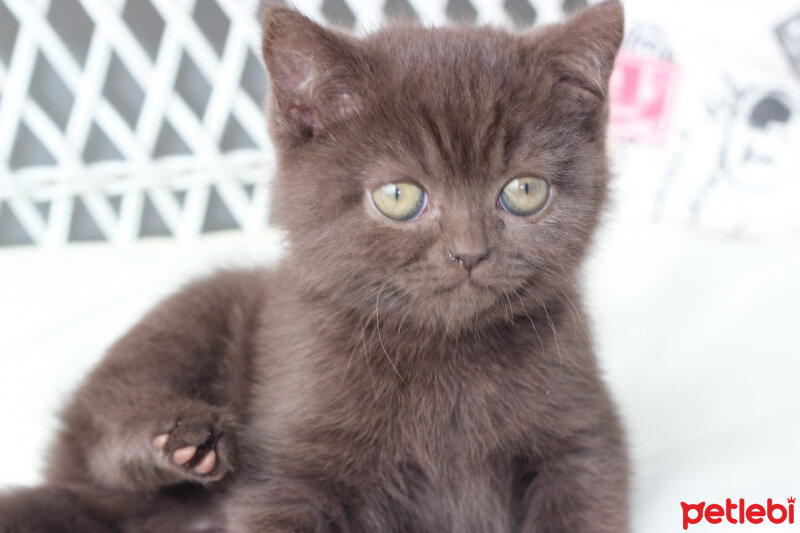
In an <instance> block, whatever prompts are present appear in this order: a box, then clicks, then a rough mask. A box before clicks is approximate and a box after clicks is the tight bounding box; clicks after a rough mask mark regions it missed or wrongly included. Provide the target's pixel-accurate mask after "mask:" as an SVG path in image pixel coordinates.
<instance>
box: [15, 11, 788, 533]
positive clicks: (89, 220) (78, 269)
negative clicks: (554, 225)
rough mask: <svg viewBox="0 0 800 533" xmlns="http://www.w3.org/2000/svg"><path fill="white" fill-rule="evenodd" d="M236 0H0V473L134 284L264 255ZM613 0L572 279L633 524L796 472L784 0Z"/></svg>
mask: <svg viewBox="0 0 800 533" xmlns="http://www.w3.org/2000/svg"><path fill="white" fill-rule="evenodd" d="M258 4H259V2H258V1H257V0H3V1H2V3H0V421H2V423H3V427H4V430H3V433H4V435H6V438H4V439H2V442H0V487H5V486H13V485H20V484H32V483H35V482H37V481H38V480H40V479H41V477H40V468H41V465H42V463H43V460H44V453H45V450H46V446H47V443H48V440H49V438H50V435H51V434H52V432H53V431H54V428H55V416H54V413H55V412H56V410H57V408H58V406H59V405H61V404H62V403H63V401H64V399H65V397H66V395H68V394H69V392H70V391H71V390H72V389H73V388H74V387H75V386H76V384H77V383H78V381H79V380H80V379H81V377H82V376H83V375H85V373H86V372H87V370H88V369H89V368H90V367H91V366H92V365H93V364H94V363H95V362H96V361H97V360H98V359H99V358H100V357H101V356H102V354H103V351H104V349H105V348H106V347H107V346H108V345H109V344H110V343H111V342H112V341H113V340H114V339H115V338H116V337H118V336H119V335H120V334H121V333H122V332H124V331H125V330H126V329H127V328H128V327H130V326H131V325H132V324H133V323H134V322H135V321H136V320H137V318H138V317H140V316H141V315H142V313H144V312H145V311H146V310H147V309H148V308H149V307H150V306H152V305H153V303H154V302H156V301H157V300H158V299H159V298H161V297H163V296H164V295H166V294H167V293H169V292H171V291H173V290H175V288H176V287H177V286H178V285H180V284H181V283H184V282H185V281H186V280H188V279H190V278H192V277H194V276H197V275H201V274H203V273H206V272H209V271H210V270H212V269H213V268H216V267H219V266H236V265H252V264H255V263H264V262H271V261H274V260H275V259H276V258H278V257H279V256H280V253H281V252H280V251H281V243H282V235H281V232H280V230H279V229H278V228H274V227H271V226H270V225H269V212H268V208H269V196H270V189H269V182H270V176H271V174H272V172H273V168H274V160H273V154H272V151H271V147H270V141H269V139H268V138H267V135H266V127H265V122H264V119H263V114H262V111H261V109H262V101H263V98H264V94H265V91H266V90H267V88H266V87H267V83H266V81H267V80H266V78H265V74H264V69H263V66H262V62H261V58H260V50H259V49H260V45H259V34H260V31H259V26H258V19H257V16H256V14H257V11H258ZM585 4H586V2H585V1H582V0H385V1H383V0H380V1H379V0H375V1H368V0H313V1H312V0H308V1H298V2H296V3H295V5H296V6H297V7H298V8H299V9H300V10H301V11H303V12H305V13H306V14H308V15H309V16H311V17H313V18H315V19H317V20H320V21H323V22H329V23H334V24H337V25H339V26H344V27H346V28H349V29H352V30H353V31H355V32H356V33H363V32H367V31H369V30H370V29H373V28H375V27H377V26H378V25H379V24H380V23H381V21H382V20H384V19H385V18H386V17H402V18H412V19H417V20H419V21H421V22H423V23H425V24H444V23H447V22H450V21H467V22H474V23H478V24H483V23H488V24H495V25H501V26H506V27H509V28H512V29H515V30H519V31H524V28H525V27H527V26H531V25H534V24H542V23H549V22H555V21H558V20H562V19H563V18H564V17H565V16H567V15H568V14H569V13H571V12H573V11H575V10H577V9H580V8H581V7H583V6H584V5H585ZM623 4H624V6H625V9H626V39H625V42H624V44H623V50H622V52H621V53H620V55H619V58H618V60H617V65H616V69H615V73H614V76H613V78H612V84H611V101H612V108H611V111H612V112H611V123H612V128H611V139H612V141H611V146H612V148H611V151H612V156H613V162H614V163H613V165H614V172H615V175H616V177H615V182H614V190H613V202H612V206H611V208H610V210H609V214H608V216H607V220H606V223H605V225H604V227H603V229H602V231H601V233H600V235H599V236H598V239H597V243H596V245H595V247H594V250H593V254H592V256H591V258H590V260H589V262H588V263H587V265H586V268H585V269H584V280H583V281H584V284H585V287H586V293H587V301H588V306H587V307H588V308H589V311H590V313H591V315H592V329H593V330H594V334H595V337H596V340H597V345H598V352H599V356H600V358H601V363H602V365H603V367H604V369H605V372H606V376H607V379H608V381H609V383H610V385H611V388H612V390H613V392H614V395H615V397H616V398H617V401H618V403H619V405H620V408H621V411H622V413H623V416H624V418H625V420H626V424H627V426H628V428H629V437H630V441H631V448H632V455H633V458H634V469H635V475H634V488H635V490H634V498H633V516H634V527H635V531H637V532H647V533H658V532H662V531H664V532H667V531H682V528H681V511H680V502H681V501H686V502H689V503H691V502H699V501H709V502H711V501H721V502H723V503H724V499H725V498H728V497H730V498H739V497H742V498H748V499H751V500H752V501H753V502H762V503H763V502H765V501H766V499H767V498H773V499H776V500H783V499H784V498H787V497H789V496H792V495H794V496H798V495H800V461H798V460H797V457H796V454H797V451H798V450H800V428H799V426H798V409H800V388H799V387H798V385H800V361H798V355H800V336H798V333H797V328H798V323H800V310H799V307H798V306H799V304H798V302H800V207H799V206H800V1H798V0H762V1H760V2H756V1H755V0H749V1H741V2H729V1H722V0H705V1H704V2H693V1H689V0H674V1H673V2H669V3H666V2H657V1H655V0H623ZM532 83H535V80H532ZM8 436H11V437H13V438H9V437H8ZM706 527H710V526H706ZM752 527H754V528H758V526H752ZM772 527H773V529H780V528H778V527H777V526H772ZM693 529H696V530H700V531H702V530H703V526H694V527H693ZM762 529H763V528H762ZM736 530H737V531H747V530H748V529H747V526H738V527H737V528H736Z"/></svg>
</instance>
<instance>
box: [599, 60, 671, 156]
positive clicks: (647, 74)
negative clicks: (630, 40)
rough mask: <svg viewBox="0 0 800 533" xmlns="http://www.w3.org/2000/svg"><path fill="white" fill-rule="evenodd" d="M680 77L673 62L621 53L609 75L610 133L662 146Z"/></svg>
mask: <svg viewBox="0 0 800 533" xmlns="http://www.w3.org/2000/svg"><path fill="white" fill-rule="evenodd" d="M679 78H680V69H679V68H678V66H677V65H676V64H675V63H671V62H669V61H664V60H662V59H656V58H650V57H646V56H641V55H637V54H632V53H630V52H625V51H624V50H623V51H621V52H620V53H619V55H618V56H617V61H616V63H615V65H614V73H613V74H612V76H611V125H612V131H613V134H614V135H615V136H616V137H620V138H623V139H630V140H633V141H643V142H650V143H654V144H660V143H662V142H663V140H664V136H665V134H666V131H667V127H668V125H669V124H668V122H669V115H670V113H671V111H672V101H673V99H674V96H675V92H676V90H677V87H678V81H679Z"/></svg>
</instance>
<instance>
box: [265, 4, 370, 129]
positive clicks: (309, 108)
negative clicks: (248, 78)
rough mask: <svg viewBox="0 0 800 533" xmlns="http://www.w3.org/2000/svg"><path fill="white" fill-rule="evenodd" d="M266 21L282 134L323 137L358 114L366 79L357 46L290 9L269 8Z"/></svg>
mask: <svg viewBox="0 0 800 533" xmlns="http://www.w3.org/2000/svg"><path fill="white" fill-rule="evenodd" d="M261 20H262V27H263V41H262V52H263V54H264V62H265V63H266V66H267V70H268V71H269V75H270V80H271V84H272V92H273V96H274V98H275V104H276V107H275V110H274V112H275V117H274V119H275V120H276V121H277V122H278V124H279V125H280V126H282V127H283V129H286V130H289V131H290V132H291V133H292V134H294V135H295V136H298V137H303V138H305V137H309V136H311V137H313V136H318V135H321V134H323V133H324V132H325V131H326V130H327V129H328V128H329V127H330V126H331V125H332V124H334V123H336V122H338V121H341V120H343V119H345V118H347V117H349V116H351V115H353V114H354V113H357V112H358V110H359V109H360V102H361V96H360V95H359V94H358V93H357V88H358V86H359V83H358V80H359V79H360V78H361V77H363V75H362V74H359V72H358V70H359V66H360V65H361V62H362V61H361V59H360V57H359V53H358V49H357V46H356V43H355V42H354V40H352V39H350V38H349V37H348V36H346V35H343V34H340V33H337V32H334V31H331V30H327V29H325V28H323V27H322V26H320V25H318V24H316V23H315V22H313V21H312V20H310V19H309V18H307V17H305V16H304V15H302V14H300V13H298V12H297V11H295V10H293V9H289V8H285V7H279V6H274V5H273V6H267V7H265V8H264V10H263V11H262V17H261Z"/></svg>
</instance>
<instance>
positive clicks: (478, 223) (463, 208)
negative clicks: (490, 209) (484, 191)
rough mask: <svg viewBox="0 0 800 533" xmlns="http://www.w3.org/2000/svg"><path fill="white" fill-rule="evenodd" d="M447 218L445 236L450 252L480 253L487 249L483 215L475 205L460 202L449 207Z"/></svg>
mask: <svg viewBox="0 0 800 533" xmlns="http://www.w3.org/2000/svg"><path fill="white" fill-rule="evenodd" d="M447 218H448V220H447V236H448V240H449V241H450V242H449V245H450V247H451V250H450V251H451V252H452V253H454V254H456V255H458V254H482V253H485V252H486V251H487V250H488V247H489V242H488V239H487V236H486V225H485V223H484V217H483V214H482V213H480V212H479V211H478V210H477V208H476V207H474V206H470V205H468V204H467V203H462V202H460V205H458V206H453V207H452V208H451V210H450V213H449V216H448V217H447Z"/></svg>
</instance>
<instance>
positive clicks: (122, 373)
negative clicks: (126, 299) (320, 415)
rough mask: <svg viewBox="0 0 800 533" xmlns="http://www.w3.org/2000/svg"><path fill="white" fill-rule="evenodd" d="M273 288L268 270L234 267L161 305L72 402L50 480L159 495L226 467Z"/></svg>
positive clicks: (207, 479) (211, 476) (207, 478)
mask: <svg viewBox="0 0 800 533" xmlns="http://www.w3.org/2000/svg"><path fill="white" fill-rule="evenodd" d="M263 297H264V287H263V280H262V275H261V274H260V273H259V272H257V271H226V272H221V273H219V274H217V275H215V276H213V277H210V278H208V279H205V280H202V281H199V282H196V283H193V284H191V285H189V286H188V287H186V288H185V289H183V290H182V291H180V292H179V293H177V294H175V295H173V296H172V297H170V298H168V299H167V300H165V301H164V302H162V303H161V304H160V305H158V306H157V307H156V308H155V309H154V310H153V311H151V312H150V313H149V314H148V315H147V316H146V317H145V318H144V319H143V320H142V321H141V322H140V323H139V324H137V325H136V326H135V327H134V328H133V329H132V330H131V331H130V332H129V333H128V334H126V335H125V336H124V337H123V338H121V339H120V340H119V341H118V342H117V343H115V344H114V346H112V347H111V349H110V350H109V353H108V355H107V357H106V358H105V359H104V360H103V361H102V362H101V363H100V365H99V366H98V367H97V368H96V369H95V370H94V371H93V372H92V374H91V375H90V376H89V377H88V378H87V380H86V381H85V383H84V384H83V386H82V387H81V389H80V390H79V391H78V392H77V393H76V395H75V397H74V399H73V401H72V402H71V404H70V405H69V406H68V407H67V409H66V410H65V412H64V414H63V417H62V431H61V433H60V435H59V438H58V441H57V442H56V445H55V446H54V447H53V453H52V454H51V458H52V461H51V463H50V465H49V471H48V480H49V481H50V482H51V483H54V484H58V485H69V486H89V487H97V488H98V489H119V490H122V491H128V492H144V493H150V494H152V493H155V491H157V490H158V489H159V488H161V487H165V486H169V485H175V484H179V483H182V482H185V481H199V482H210V481H215V480H218V479H221V478H222V477H223V476H225V474H226V473H227V472H228V471H230V470H231V469H232V462H233V454H234V443H235V433H236V423H237V420H236V415H237V414H238V413H241V412H242V411H243V405H244V403H245V402H246V401H247V396H246V393H245V392H244V391H247V390H248V389H249V386H248V382H247V380H248V379H250V378H249V375H250V373H249V370H248V369H249V365H250V360H251V351H252V348H251V344H252V337H253V329H254V327H255V324H256V323H257V320H256V319H257V316H258V311H259V309H260V305H261V301H262V299H263Z"/></svg>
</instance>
